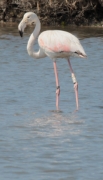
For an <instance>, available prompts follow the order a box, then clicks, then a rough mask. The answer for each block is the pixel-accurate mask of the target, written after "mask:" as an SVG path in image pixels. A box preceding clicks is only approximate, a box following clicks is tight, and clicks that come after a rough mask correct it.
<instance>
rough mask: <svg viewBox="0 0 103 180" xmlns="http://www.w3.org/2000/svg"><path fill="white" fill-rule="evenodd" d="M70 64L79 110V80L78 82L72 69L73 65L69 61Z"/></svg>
mask: <svg viewBox="0 0 103 180" xmlns="http://www.w3.org/2000/svg"><path fill="white" fill-rule="evenodd" d="M68 64H69V67H70V72H71V76H72V80H73V83H74V90H75V98H76V107H77V110H78V108H79V101H78V83H77V80H76V77H75V74H74V72H73V69H72V66H71V63H70V60H69V59H68Z"/></svg>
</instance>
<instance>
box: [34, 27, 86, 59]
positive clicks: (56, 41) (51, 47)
mask: <svg viewBox="0 0 103 180" xmlns="http://www.w3.org/2000/svg"><path fill="white" fill-rule="evenodd" d="M38 43H39V46H40V48H41V49H42V50H43V52H44V53H45V54H46V55H47V56H50V58H52V59H54V58H68V57H70V56H76V55H79V56H81V57H83V56H86V54H85V52H84V50H83V48H82V46H81V44H80V42H79V40H78V39H77V38H76V37H75V36H74V35H72V34H70V33H68V32H65V31H60V30H48V31H44V32H42V33H41V34H40V35H39V37H38Z"/></svg>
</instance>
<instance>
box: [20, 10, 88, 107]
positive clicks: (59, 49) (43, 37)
mask: <svg viewBox="0 0 103 180" xmlns="http://www.w3.org/2000/svg"><path fill="white" fill-rule="evenodd" d="M34 23H35V24H36V26H35V29H34V31H33V33H32V34H31V36H30V38H29V41H28V44H27V51H28V54H29V55H30V56H32V57H33V58H36V59H39V58H43V57H46V56H48V57H50V58H51V59H52V60H53V64H54V73H55V79H56V109H57V110H59V95H60V85H59V79H58V71H57V66H56V59H57V58H65V59H67V61H68V64H69V67H70V72H71V77H72V80H73V83H74V90H75V97H76V109H77V110H78V108H79V103H78V83H77V80H76V77H75V74H74V72H73V69H72V66H71V63H70V59H69V58H70V56H77V57H82V58H86V57H87V56H86V53H85V51H84V49H83V47H82V45H81V44H80V42H79V40H78V38H77V37H75V36H74V35H72V34H71V33H68V32H65V31H60V30H47V31H44V32H42V33H41V34H40V35H39V32H40V29H41V23H40V21H39V18H38V16H37V15H36V14H35V13H33V12H27V13H25V14H24V17H23V19H22V21H21V22H20V24H19V26H18V29H19V33H20V36H21V37H22V36H23V32H24V29H25V27H26V26H27V25H31V24H34ZM38 35H39V37H38ZM37 37H38V43H39V46H40V49H39V51H38V52H35V51H34V48H33V46H34V43H35V41H36V38H37Z"/></svg>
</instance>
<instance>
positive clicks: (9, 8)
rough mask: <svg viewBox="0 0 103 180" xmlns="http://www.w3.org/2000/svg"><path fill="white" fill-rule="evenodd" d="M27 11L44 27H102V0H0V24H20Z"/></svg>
mask: <svg viewBox="0 0 103 180" xmlns="http://www.w3.org/2000/svg"><path fill="white" fill-rule="evenodd" d="M28 11H32V12H35V13H36V14H37V15H38V16H39V18H40V20H41V22H42V24H44V25H68V24H71V25H78V26H80V25H84V26H91V25H95V26H103V0H0V21H1V22H20V20H21V19H22V17H23V14H24V13H25V12H28Z"/></svg>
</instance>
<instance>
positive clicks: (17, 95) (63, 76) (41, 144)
mask: <svg viewBox="0 0 103 180" xmlns="http://www.w3.org/2000/svg"><path fill="white" fill-rule="evenodd" d="M50 28H51V27H45V28H43V29H42V30H44V29H50ZM64 30H67V31H69V32H72V33H73V34H75V35H76V36H77V37H78V38H79V39H80V41H81V43H82V45H83V47H84V49H85V51H86V53H87V55H88V58H87V59H79V58H72V59H71V64H72V67H73V69H74V72H75V74H76V78H77V80H78V85H79V104H80V109H79V111H78V112H76V113H75V112H74V110H75V106H76V105H75V96H74V89H73V84H72V80H71V75H70V71H69V67H68V64H67V62H66V60H63V59H60V60H58V61H57V66H58V73H59V81H60V86H61V94H60V109H61V110H62V113H56V112H53V110H55V77H54V70H53V63H52V61H51V60H50V59H49V58H44V59H40V60H35V59H32V58H31V57H29V56H28V54H27V51H26V44H27V41H28V38H29V35H30V33H31V29H30V28H29V29H27V30H26V32H25V33H24V37H23V38H22V39H21V38H20V37H19V34H18V29H17V24H16V25H14V26H11V25H2V26H0V179H1V180H6V179H8V180H9V179H10V180H11V179H15V180H16V179H18V180H24V179H25V180H34V179H36V180H48V179H49V180H68V179H69V180H87V179H88V180H102V179H103V82H102V81H103V80H102V79H103V30H102V28H74V27H68V28H64ZM35 49H36V50H37V49H38V45H37V43H36V45H35Z"/></svg>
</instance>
